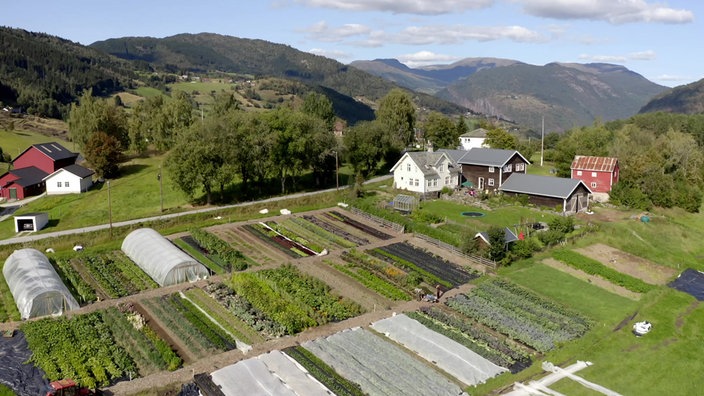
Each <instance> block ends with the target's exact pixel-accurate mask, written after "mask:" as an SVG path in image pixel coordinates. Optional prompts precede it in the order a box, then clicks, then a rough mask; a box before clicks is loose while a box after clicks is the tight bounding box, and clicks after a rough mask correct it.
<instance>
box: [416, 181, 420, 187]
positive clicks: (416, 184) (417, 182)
mask: <svg viewBox="0 0 704 396" xmlns="http://www.w3.org/2000/svg"><path fill="white" fill-rule="evenodd" d="M418 181H419V180H418V179H416V187H418V184H419V183H418Z"/></svg>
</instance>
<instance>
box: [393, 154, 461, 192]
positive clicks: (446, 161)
mask: <svg viewBox="0 0 704 396" xmlns="http://www.w3.org/2000/svg"><path fill="white" fill-rule="evenodd" d="M391 172H393V174H394V187H395V188H398V189H402V190H408V191H412V192H416V193H420V194H426V193H437V192H439V191H440V190H442V189H443V187H450V188H455V187H457V185H458V183H459V181H458V180H459V175H460V168H459V167H458V166H457V164H456V163H455V162H454V161H453V160H452V158H450V156H449V155H448V154H447V153H444V152H432V151H413V152H407V153H405V154H404V155H403V156H402V157H401V159H399V160H398V162H396V164H395V165H394V166H393V167H392V168H391Z"/></svg>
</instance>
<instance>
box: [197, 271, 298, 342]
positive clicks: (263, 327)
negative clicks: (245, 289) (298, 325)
mask: <svg viewBox="0 0 704 396" xmlns="http://www.w3.org/2000/svg"><path fill="white" fill-rule="evenodd" d="M204 291H205V292H206V293H208V295H210V297H212V298H213V299H215V300H216V301H217V302H218V303H220V304H221V305H222V306H224V307H225V308H226V309H227V310H228V311H229V312H231V313H232V314H233V315H235V317H236V318H238V319H239V320H241V321H242V322H243V323H245V324H246V325H247V326H249V327H251V328H252V329H253V330H254V331H256V332H258V333H260V334H261V335H262V337H263V338H266V339H271V338H277V337H280V336H282V335H284V333H285V332H286V329H284V327H283V326H282V325H280V324H278V323H276V322H275V321H274V320H272V319H271V318H269V317H268V316H267V315H266V314H265V313H264V312H262V311H261V310H260V309H258V308H256V307H255V306H254V305H252V303H250V302H249V300H247V299H246V298H245V297H244V296H242V295H240V294H237V293H236V292H235V291H234V290H233V289H232V288H230V287H229V286H227V285H225V284H222V283H213V284H210V285H208V286H206V287H205V288H204Z"/></svg>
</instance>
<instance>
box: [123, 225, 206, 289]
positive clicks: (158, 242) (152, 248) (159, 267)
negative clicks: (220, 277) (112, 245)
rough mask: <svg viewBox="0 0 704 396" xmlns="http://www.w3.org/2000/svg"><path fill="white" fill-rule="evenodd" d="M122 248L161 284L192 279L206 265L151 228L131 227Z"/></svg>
mask: <svg viewBox="0 0 704 396" xmlns="http://www.w3.org/2000/svg"><path fill="white" fill-rule="evenodd" d="M122 251H123V252H125V254H126V255H127V256H128V257H129V258H130V259H132V261H134V262H135V263H136V264H137V265H138V266H139V267H140V268H141V269H142V270H144V272H146V273H147V275H149V276H150V277H151V278H152V279H154V281H156V283H158V284H159V285H160V286H170V285H175V284H177V283H182V282H195V281H197V280H199V279H203V278H206V277H207V276H208V269H207V268H205V266H203V264H201V263H199V262H198V261H197V260H195V259H194V258H193V257H191V256H189V255H188V254H186V253H185V252H183V251H182V250H181V249H179V248H178V247H176V246H174V244H172V243H171V242H170V241H169V240H168V239H166V238H164V237H163V236H162V235H161V234H159V233H158V232H157V231H155V230H153V229H151V228H140V229H138V230H135V231H132V232H131V233H130V234H129V235H127V237H125V240H124V241H122Z"/></svg>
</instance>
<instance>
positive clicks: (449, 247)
mask: <svg viewBox="0 0 704 396" xmlns="http://www.w3.org/2000/svg"><path fill="white" fill-rule="evenodd" d="M414 236H415V237H417V238H418V239H422V240H424V241H425V242H427V243H429V244H431V245H434V246H437V247H439V248H441V249H444V250H449V251H451V252H452V253H454V254H456V255H458V256H460V257H463V258H465V259H467V260H469V261H471V262H473V263H477V264H480V265H483V266H485V267H487V268H489V269H490V270H492V271H495V270H496V268H497V267H498V266H497V264H496V261H493V260H489V259H487V258H484V257H481V256H476V255H473V254H466V253H464V252H463V251H462V250H460V249H459V248H458V247H457V246H454V245H450V244H449V243H446V242H443V241H439V240H437V239H435V238H431V237H429V236H427V235H425V234H414Z"/></svg>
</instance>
